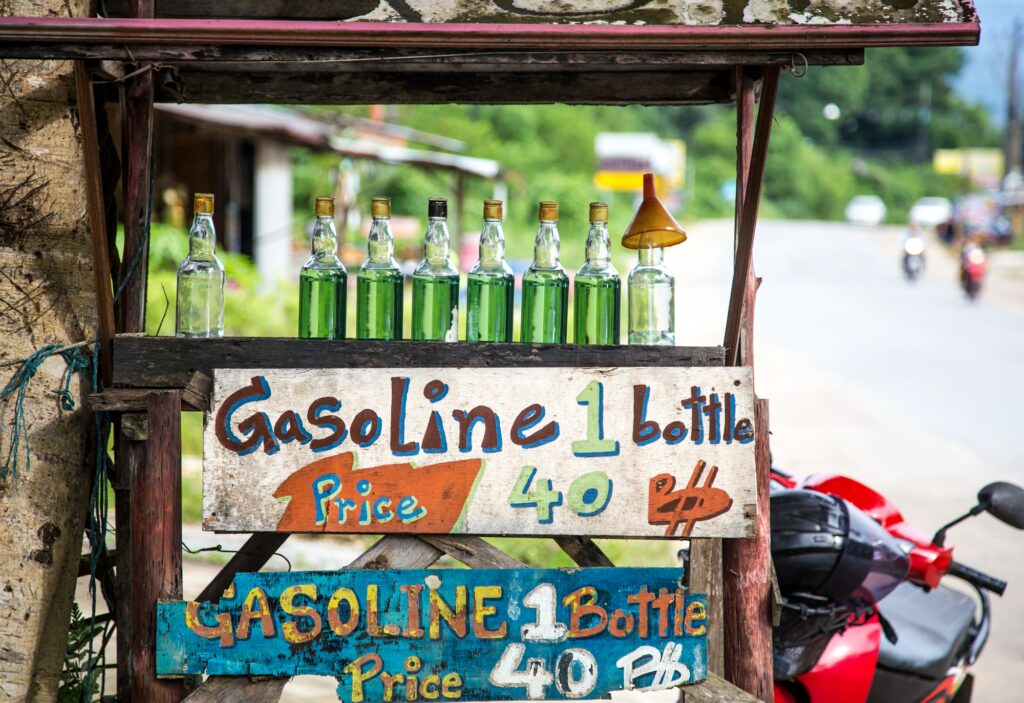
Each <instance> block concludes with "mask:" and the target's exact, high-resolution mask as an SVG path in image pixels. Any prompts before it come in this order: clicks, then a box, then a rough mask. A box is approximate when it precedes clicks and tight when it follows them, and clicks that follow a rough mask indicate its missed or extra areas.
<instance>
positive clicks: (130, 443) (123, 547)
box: [110, 413, 148, 699]
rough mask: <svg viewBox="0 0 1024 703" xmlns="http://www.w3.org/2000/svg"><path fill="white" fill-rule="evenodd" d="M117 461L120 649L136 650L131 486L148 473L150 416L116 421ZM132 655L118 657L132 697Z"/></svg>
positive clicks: (124, 688)
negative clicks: (139, 476)
mask: <svg viewBox="0 0 1024 703" xmlns="http://www.w3.org/2000/svg"><path fill="white" fill-rule="evenodd" d="M115 427H116V434H115V440H114V453H115V464H114V472H113V474H112V475H111V478H110V482H111V484H112V486H113V488H114V506H115V510H114V527H115V533H114V536H115V539H116V544H117V549H116V550H115V556H114V564H115V568H116V569H117V611H116V612H115V614H114V619H115V621H116V623H117V651H118V652H131V651H132V628H133V622H134V616H133V614H132V603H133V601H132V561H131V559H132V547H131V544H132V519H131V516H132V502H131V488H132V484H133V482H134V480H135V476H136V475H142V476H144V475H146V473H147V472H146V437H147V435H148V425H147V422H146V415H145V414H143V413H138V414H125V415H122V416H121V417H120V418H118V419H117V420H116V421H115ZM131 662H132V657H131V656H121V657H118V658H117V690H118V692H119V693H120V695H121V696H122V697H124V698H125V699H130V697H131V690H132V688H131V681H132V673H131Z"/></svg>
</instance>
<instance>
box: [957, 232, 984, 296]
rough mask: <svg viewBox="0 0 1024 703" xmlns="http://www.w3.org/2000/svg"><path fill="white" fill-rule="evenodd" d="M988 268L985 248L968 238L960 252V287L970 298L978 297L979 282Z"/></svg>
mask: <svg viewBox="0 0 1024 703" xmlns="http://www.w3.org/2000/svg"><path fill="white" fill-rule="evenodd" d="M986 268H988V255H987V254H986V253H985V248H984V247H983V246H982V245H981V244H980V243H978V242H976V241H973V240H968V241H966V242H965V243H964V248H963V250H962V251H961V252H960V287H961V288H963V289H964V293H966V294H967V297H968V298H969V299H970V300H974V299H975V298H977V297H978V293H980V292H981V282H982V280H984V278H985V269H986Z"/></svg>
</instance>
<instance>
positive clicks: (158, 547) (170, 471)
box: [124, 390, 184, 703]
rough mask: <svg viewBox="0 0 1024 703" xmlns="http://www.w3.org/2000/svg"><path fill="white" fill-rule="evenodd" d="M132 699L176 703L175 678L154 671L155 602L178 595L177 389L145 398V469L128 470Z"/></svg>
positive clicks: (180, 689) (179, 689)
mask: <svg viewBox="0 0 1024 703" xmlns="http://www.w3.org/2000/svg"><path fill="white" fill-rule="evenodd" d="M131 506H132V507H131V564H132V567H133V568H132V573H131V579H132V590H131V614H132V616H131V630H132V632H131V634H132V639H131V649H130V650H129V651H128V652H126V653H125V654H124V655H127V656H130V657H131V660H132V661H131V682H132V698H131V699H132V700H133V701H139V702H141V701H145V702H146V703H178V702H179V701H180V700H181V699H182V697H183V695H184V689H183V682H182V681H181V680H168V679H157V677H156V603H157V601H158V600H160V599H166V600H172V599H173V600H177V599H180V598H181V392H180V391H177V390H169V391H165V392H163V393H160V394H158V395H155V396H153V397H151V398H150V400H149V412H148V438H147V439H146V463H145V471H139V470H136V471H134V472H133V473H132V476H131Z"/></svg>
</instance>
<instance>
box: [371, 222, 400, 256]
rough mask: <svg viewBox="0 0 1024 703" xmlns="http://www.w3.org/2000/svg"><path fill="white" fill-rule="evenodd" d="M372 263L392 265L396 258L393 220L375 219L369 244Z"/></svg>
mask: <svg viewBox="0 0 1024 703" xmlns="http://www.w3.org/2000/svg"><path fill="white" fill-rule="evenodd" d="M368 248H369V254H370V261H373V262H374V263H378V264H390V263H391V260H392V259H393V258H394V256H395V238H394V236H392V234H391V218H388V217H374V218H373V224H371V225H370V236H369V242H368Z"/></svg>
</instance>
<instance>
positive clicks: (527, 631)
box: [490, 583, 597, 700]
mask: <svg viewBox="0 0 1024 703" xmlns="http://www.w3.org/2000/svg"><path fill="white" fill-rule="evenodd" d="M555 599H556V593H555V587H554V586H552V585H551V584H550V583H542V584H540V585H539V586H537V587H536V588H534V589H533V590H532V591H530V592H529V593H527V594H526V596H525V597H524V598H523V605H525V606H526V607H527V608H531V609H533V610H534V611H536V613H537V615H536V618H535V622H532V623H529V624H526V625H523V628H522V635H523V640H524V641H526V642H562V641H563V640H565V638H566V635H567V633H568V628H567V627H566V626H565V625H564V624H563V623H560V622H558V621H557V620H556V619H555ZM525 655H526V645H525V644H521V643H519V642H513V643H510V644H509V645H508V646H507V647H505V651H504V652H502V653H501V657H500V658H499V659H498V662H497V663H496V664H495V665H494V668H493V669H492V670H491V675H490V681H491V683H492V684H494V685H495V686H500V687H501V688H516V687H522V688H523V689H525V691H526V697H527V698H529V699H530V700H537V699H542V698H545V697H546V695H547V690H548V687H549V686H550V685H551V684H552V683H553V684H555V688H557V689H558V692H559V693H561V694H562V695H563V696H565V697H566V698H583V697H584V696H586V695H588V694H589V693H590V692H591V691H593V690H594V687H595V686H597V660H596V659H594V655H593V654H591V653H590V652H588V651H587V650H585V649H580V648H578V647H572V648H569V649H566V650H565V651H563V652H562V653H561V654H560V655H559V656H558V659H557V660H555V670H554V672H550V671H548V670H547V668H545V666H544V660H543V659H534V658H532V657H530V658H527V659H526V663H525V666H524V665H523V658H524V656H525ZM520 666H522V667H523V668H522V669H520Z"/></svg>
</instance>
